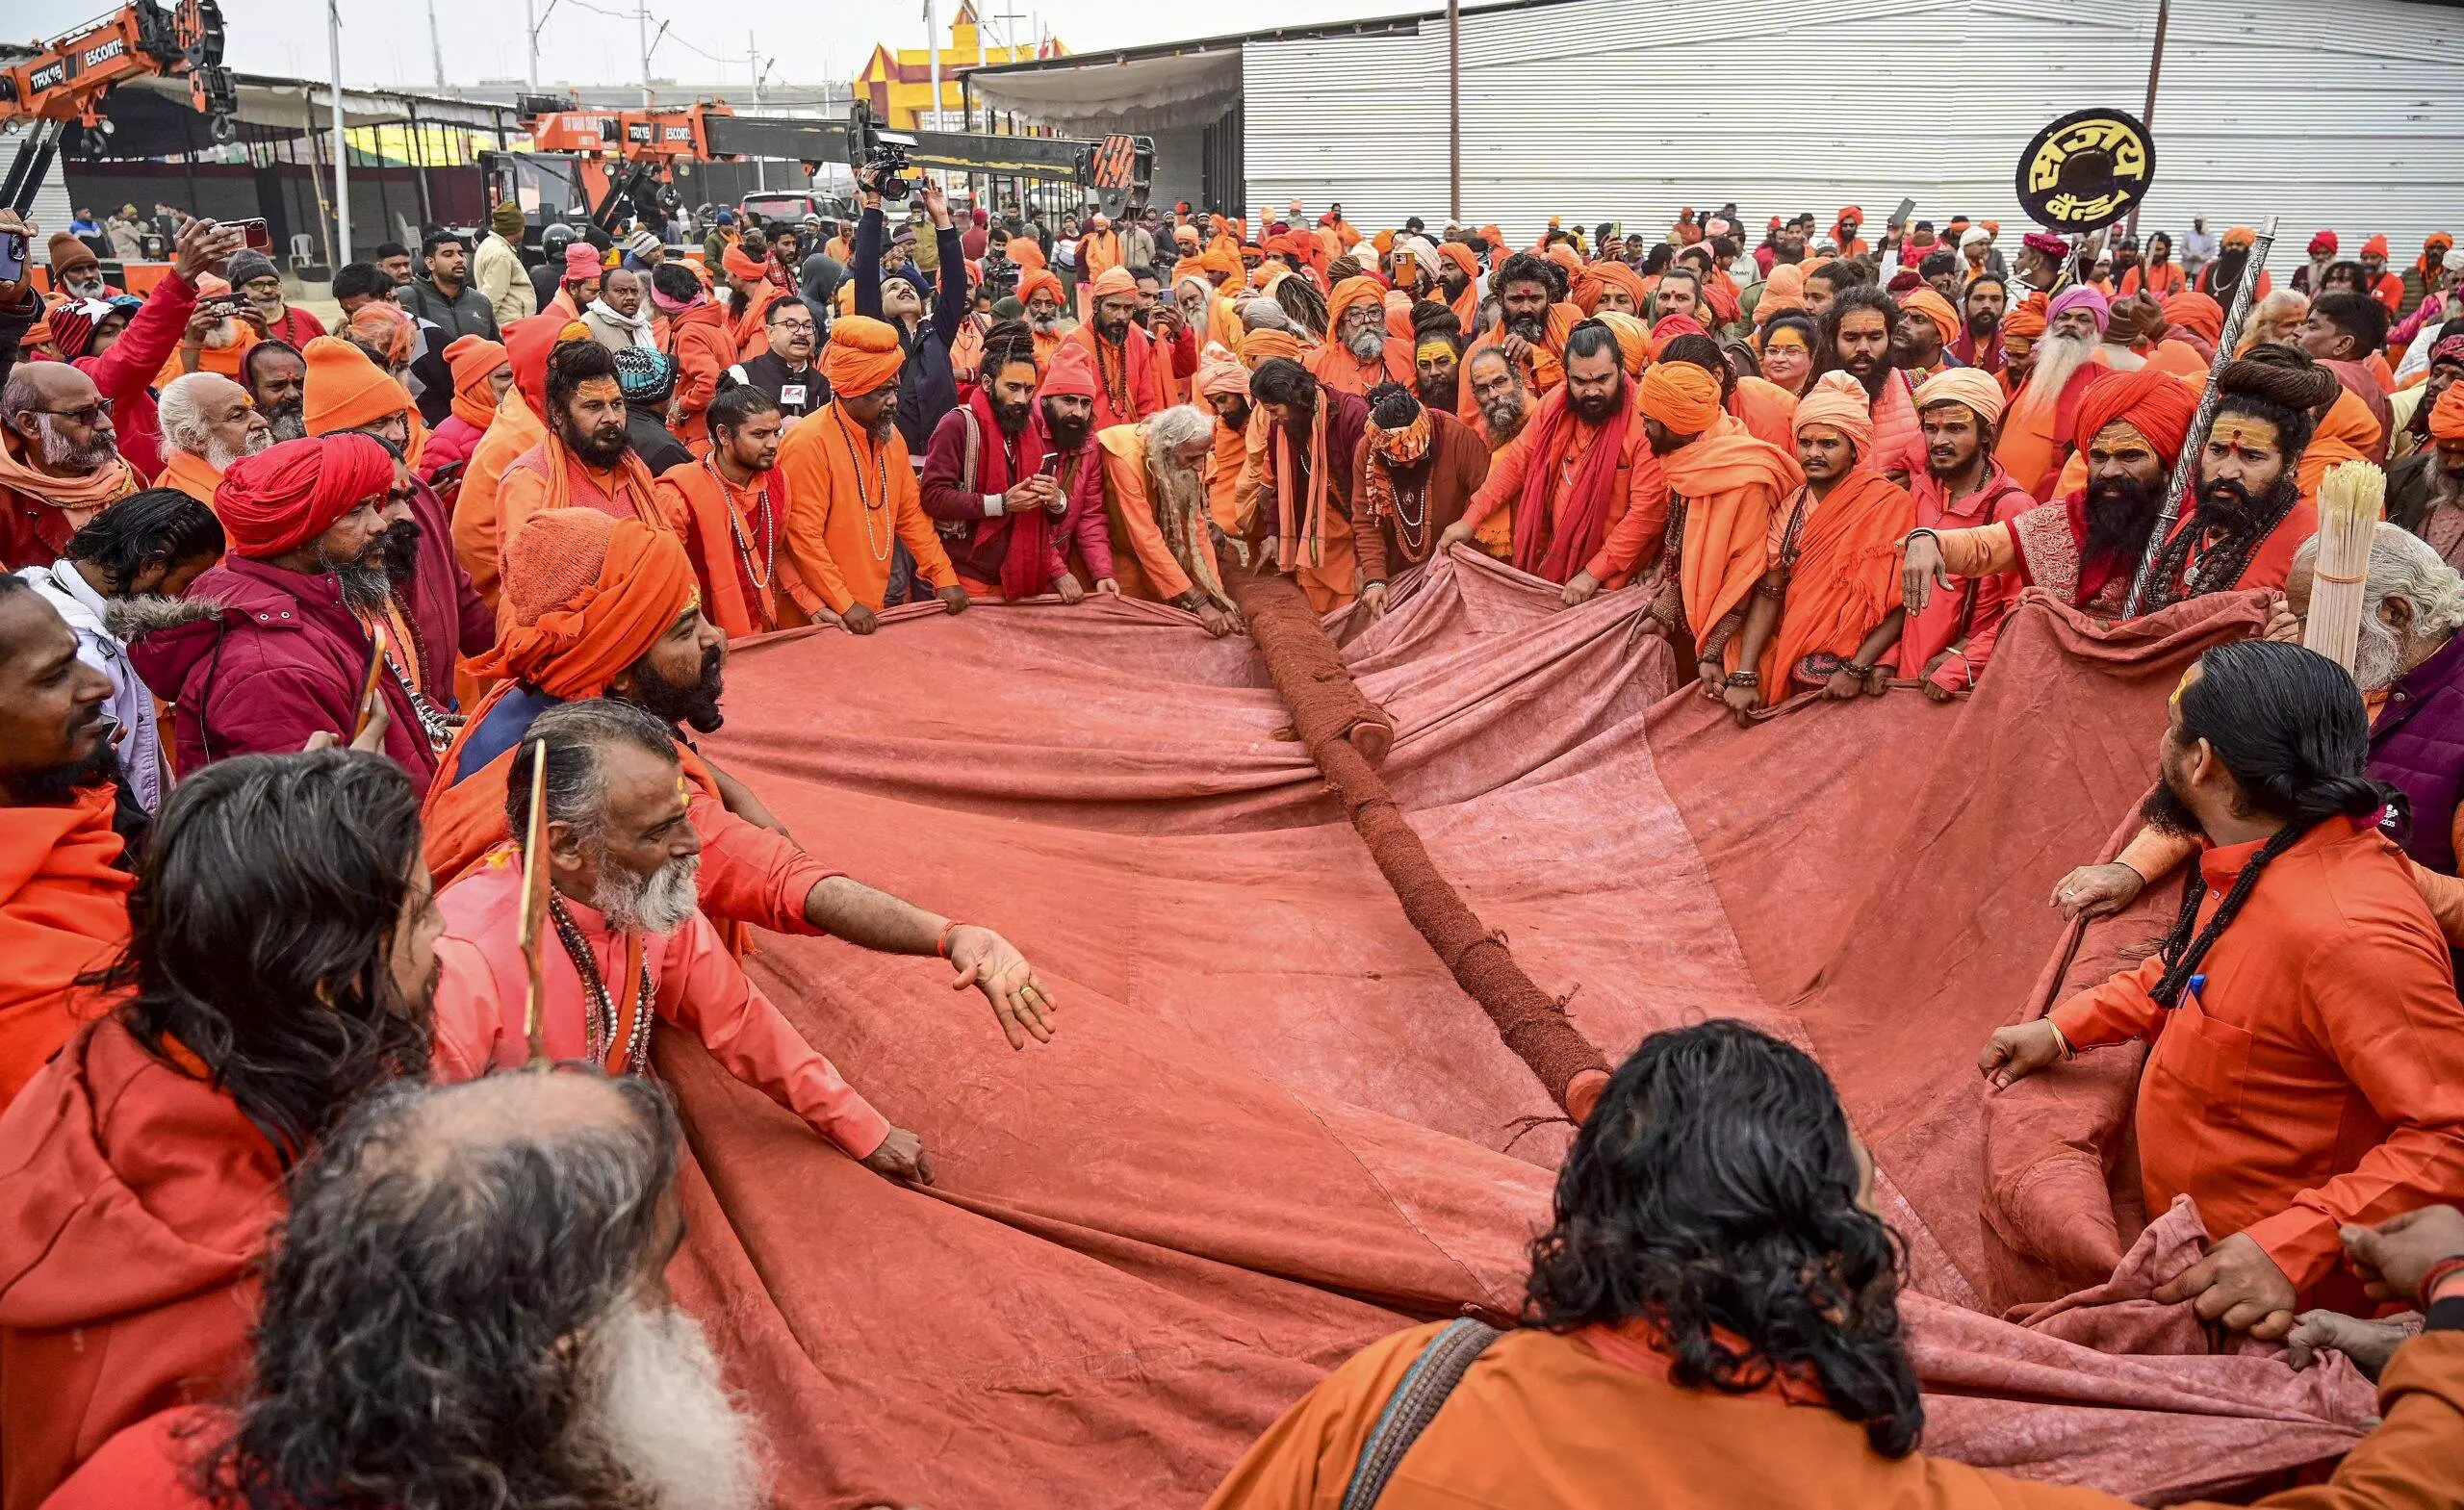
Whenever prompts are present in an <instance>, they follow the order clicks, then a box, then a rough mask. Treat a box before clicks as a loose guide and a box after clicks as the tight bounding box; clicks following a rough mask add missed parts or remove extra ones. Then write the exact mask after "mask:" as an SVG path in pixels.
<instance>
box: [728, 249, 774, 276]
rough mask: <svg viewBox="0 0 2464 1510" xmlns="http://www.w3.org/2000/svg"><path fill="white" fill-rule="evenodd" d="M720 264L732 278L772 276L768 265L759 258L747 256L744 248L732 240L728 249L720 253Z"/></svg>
mask: <svg viewBox="0 0 2464 1510" xmlns="http://www.w3.org/2000/svg"><path fill="white" fill-rule="evenodd" d="M719 266H720V267H722V268H724V269H727V273H728V276H729V277H731V278H766V277H768V276H770V269H768V268H767V267H765V266H764V265H763V264H762V263H761V262H759V261H758V260H757V259H755V258H752V257H748V256H746V255H745V254H744V248H743V247H741V246H738V245H736V244H735V243H733V242H730V243H728V245H727V249H726V250H724V251H722V252H720V253H719Z"/></svg>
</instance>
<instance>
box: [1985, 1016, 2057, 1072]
mask: <svg viewBox="0 0 2464 1510" xmlns="http://www.w3.org/2000/svg"><path fill="white" fill-rule="evenodd" d="M2061 1058H2062V1036H2061V1035H2060V1034H2059V1033H2056V1032H2055V1031H2054V1027H2053V1019H2052V1018H2050V1017H2039V1018H2038V1019H2037V1020H2036V1021H2034V1022H2021V1023H2015V1024H2013V1025H2012V1026H2010V1027H2008V1028H1996V1029H1994V1030H1993V1037H1990V1038H1988V1039H1986V1041H1985V1052H1984V1053H1982V1054H1979V1055H1978V1056H1977V1057H1976V1069H1977V1073H1979V1074H1981V1075H1983V1076H1984V1077H1985V1080H1986V1083H1987V1084H1988V1085H1989V1086H1991V1087H1992V1088H1994V1089H1996V1090H2007V1089H2009V1088H2011V1087H2012V1086H2014V1085H2016V1084H2017V1083H2018V1082H2020V1081H2022V1080H2025V1079H2026V1078H2027V1077H2028V1076H2030V1075H2033V1074H2035V1073H2036V1072H2037V1071H2038V1070H2040V1069H2042V1068H2044V1067H2045V1066H2046V1065H2047V1064H2050V1063H2052V1062H2055V1061H2056V1060H2059V1059H2061Z"/></svg>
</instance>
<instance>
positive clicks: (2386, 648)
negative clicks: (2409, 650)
mask: <svg viewBox="0 0 2464 1510" xmlns="http://www.w3.org/2000/svg"><path fill="white" fill-rule="evenodd" d="M2403 673H2404V645H2403V642H2402V641H2401V640H2399V639H2397V638H2396V636H2395V633H2394V632H2393V631H2392V630H2390V629H2389V628H2388V627H2386V626H2385V625H2383V624H2381V623H2379V622H2378V618H2377V616H2376V615H2374V614H2363V615H2362V618H2361V638H2360V639H2359V640H2357V641H2355V642H2354V644H2353V652H2352V679H2353V684H2354V685H2356V686H2358V687H2359V688H2361V690H2362V691H2364V692H2376V691H2379V690H2380V689H2381V688H2384V687H2386V686H2388V685H2390V684H2392V683H2393V682H2394V681H2395V679H2396V678H2398V677H2400V676H2402V675H2403Z"/></svg>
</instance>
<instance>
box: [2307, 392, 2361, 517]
mask: <svg viewBox="0 0 2464 1510" xmlns="http://www.w3.org/2000/svg"><path fill="white" fill-rule="evenodd" d="M2377 444H2378V421H2377V420H2376V419H2375V418H2374V417H2373V416H2372V414H2371V412H2370V405H2369V404H2368V403H2366V402H2364V401H2363V399H2362V397H2361V396H2360V395H2359V394H2356V393H2354V392H2353V391H2352V390H2351V389H2349V388H2348V389H2346V390H2345V391H2344V392H2342V393H2340V394H2338V395H2336V401H2335V402H2334V403H2332V404H2330V405H2328V406H2327V416H2326V418H2325V419H2323V420H2321V421H2320V422H2319V429H2318V433H2316V434H2314V435H2313V436H2311V437H2310V448H2309V449H2307V450H2305V451H2303V452H2302V453H2301V466H2300V470H2299V472H2298V473H2297V476H2298V478H2299V482H2300V487H2301V497H2302V499H2303V501H2305V502H2307V501H2311V500H2315V499H2317V498H2318V497H2319V479H2321V478H2322V477H2324V476H2325V475H2326V474H2327V469H2328V468H2330V467H2332V466H2334V465H2336V464H2337V463H2338V462H2344V461H2368V460H2369V459H2370V448H2372V447H2373V446H2375V445H2377Z"/></svg>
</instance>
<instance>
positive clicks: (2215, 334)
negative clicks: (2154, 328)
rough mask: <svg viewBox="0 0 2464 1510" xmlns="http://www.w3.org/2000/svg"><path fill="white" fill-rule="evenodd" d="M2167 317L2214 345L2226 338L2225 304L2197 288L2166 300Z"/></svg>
mask: <svg viewBox="0 0 2464 1510" xmlns="http://www.w3.org/2000/svg"><path fill="white" fill-rule="evenodd" d="M2165 319H2166V320H2169V321H2170V322H2171V323H2173V324H2176V325H2179V326H2181V327H2182V328H2183V329H2184V330H2187V331H2189V332H2190V333H2191V334H2193V335H2194V336H2202V337H2205V338H2206V340H2207V344H2208V345H2210V346H2214V345H2215V344H2216V343H2218V342H2219V341H2221V340H2223V339H2224V306H2223V305H2221V304H2219V303H2218V302H2216V300H2214V299H2212V298H2209V297H2208V296H2207V295H2206V294H2200V293H2198V292H2196V291H2195V290H2193V291H2190V292H2187V293H2182V294H2174V295H2173V296H2172V297H2171V298H2169V299H2167V300H2166V301H2165Z"/></svg>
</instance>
